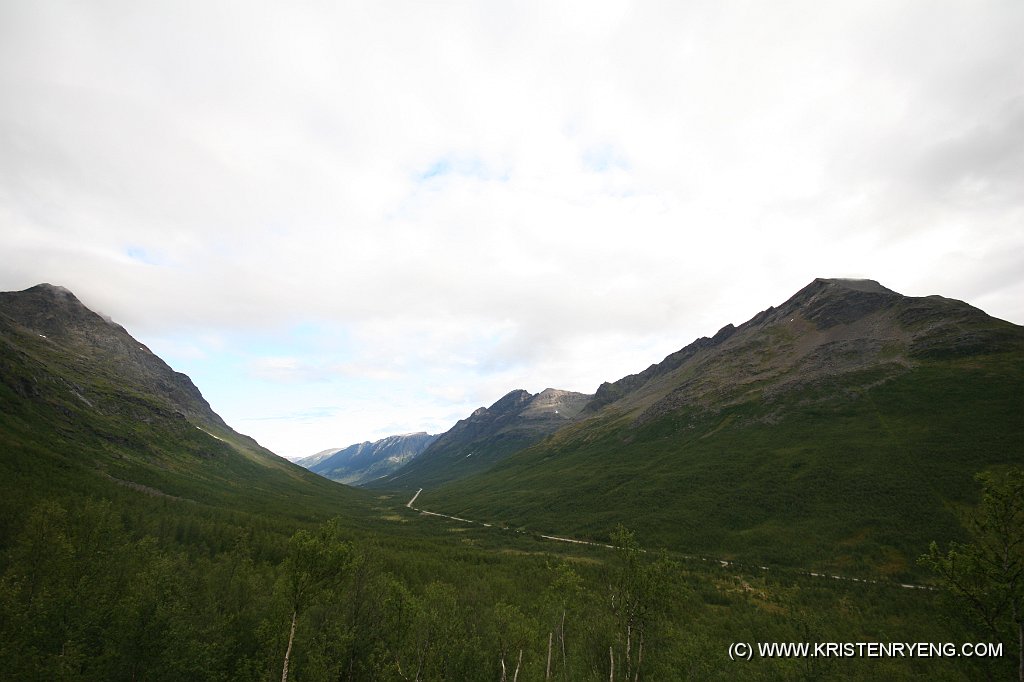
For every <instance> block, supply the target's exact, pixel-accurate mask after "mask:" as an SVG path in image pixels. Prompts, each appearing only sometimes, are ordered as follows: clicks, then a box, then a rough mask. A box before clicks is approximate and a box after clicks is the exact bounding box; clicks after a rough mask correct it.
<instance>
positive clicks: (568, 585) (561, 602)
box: [544, 562, 583, 680]
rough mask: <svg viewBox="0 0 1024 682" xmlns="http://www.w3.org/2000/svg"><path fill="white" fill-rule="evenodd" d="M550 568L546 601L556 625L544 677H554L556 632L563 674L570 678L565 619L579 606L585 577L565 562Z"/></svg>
mask: <svg viewBox="0 0 1024 682" xmlns="http://www.w3.org/2000/svg"><path fill="white" fill-rule="evenodd" d="M548 570H549V571H550V572H551V574H552V576H551V585H550V586H549V587H548V589H547V594H546V595H545V602H546V603H547V604H548V605H549V608H551V609H552V611H553V614H552V615H553V618H552V619H551V621H552V622H553V623H554V625H553V627H552V628H551V630H550V631H549V632H548V654H547V667H546V668H545V673H544V679H546V680H547V679H550V678H551V677H552V673H551V670H552V649H553V645H554V639H555V632H557V633H558V645H559V649H560V651H561V662H562V664H561V666H560V670H561V676H562V677H563V678H565V679H568V678H569V677H570V674H569V659H568V655H567V653H566V644H565V641H566V640H565V620H566V616H567V615H569V614H570V612H571V611H572V610H574V609H576V608H578V606H579V602H580V599H581V598H582V595H583V579H582V578H581V577H580V575H579V574H578V573H576V571H574V570H573V568H572V566H570V565H569V564H568V563H565V562H560V563H557V564H549V565H548Z"/></svg>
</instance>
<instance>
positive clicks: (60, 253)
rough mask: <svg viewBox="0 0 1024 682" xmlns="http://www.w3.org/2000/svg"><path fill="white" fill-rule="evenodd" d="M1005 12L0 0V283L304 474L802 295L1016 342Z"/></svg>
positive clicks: (1010, 58) (1022, 201)
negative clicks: (958, 312) (133, 349)
mask: <svg viewBox="0 0 1024 682" xmlns="http://www.w3.org/2000/svg"><path fill="white" fill-rule="evenodd" d="M1021 35H1024V3H1021V2H1020V1H1019V0H1006V1H996V0H971V1H970V2H964V1H956V2H954V1H945V0H938V1H936V0H926V1H925V0H921V1H905V0H881V1H875V0H861V1H858V2H829V3H823V2H820V1H818V0H812V1H806V2H791V1H788V0H776V1H773V2H734V1H729V0H696V1H682V2H680V1H673V2H624V1H617V0H612V1H608V2H593V1H588V2H582V1H580V2H558V1H556V0H544V1H540V2H493V1H488V0H481V1H478V2H443V1H438V2H390V1H386V0H385V1H380V2H346V3H338V2H317V1H315V0H309V1H303V2H292V3H269V2H261V1H253V0H246V1H245V2H219V1H217V0H211V1H203V2H182V1H180V0H175V1H173V2H160V1H153V2H144V3H139V2H128V1H123V2H122V1H107V0H94V1H90V2H80V1H78V0H74V1H71V2H59V1H50V0H4V2H2V3H0V93H2V94H0V290H5V291H10V290H21V289H25V288H28V287H30V286H32V285H35V284H38V283H40V282H50V283H52V284H58V285H62V286H65V287H67V288H69V289H71V290H72V291H73V292H74V293H75V294H76V295H77V296H78V297H79V298H80V299H81V300H82V301H83V302H84V303H85V304H86V305H88V306H89V307H91V308H93V309H94V310H97V311H98V312H102V313H103V314H105V315H108V316H110V317H111V318H113V319H114V320H116V321H117V322H119V323H120V324H122V325H123V326H125V327H126V328H127V329H128V331H129V332H130V333H132V334H133V335H134V336H135V337H136V338H138V339H140V340H141V341H143V342H145V343H146V344H147V345H149V347H150V348H152V349H153V350H154V352H156V353H157V354H159V355H160V356H161V357H162V358H163V359H164V360H166V361H167V362H168V363H169V364H170V365H171V366H172V367H174V368H175V369H176V370H178V371H181V372H185V373H186V374H188V375H189V376H190V377H192V379H193V381H194V382H195V383H196V384H197V385H198V386H199V388H200V389H201V390H202V392H203V394H204V395H205V396H206V398H207V399H208V400H209V401H210V403H211V404H212V406H213V408H214V409H215V410H216V411H217V412H218V413H219V414H220V415H221V416H222V417H224V418H225V420H226V421H227V422H228V423H229V424H230V425H231V426H233V427H234V428H235V429H237V430H239V431H241V432H243V433H247V434H249V435H251V436H253V437H255V438H256V439H257V440H258V441H260V442H261V443H262V444H263V445H265V446H267V447H269V448H270V449H272V450H274V451H275V452H277V453H278V454H281V455H283V456H286V457H289V458H297V457H301V456H306V455H310V454H313V453H315V452H317V451H320V450H323V449H326V448H330V447H343V446H346V445H349V444H351V443H357V442H362V441H364V440H376V439H378V438H382V437H384V436H387V435H391V434H395V433H408V432H415V431H428V432H430V433H439V432H443V431H445V430H447V429H448V428H450V427H451V426H452V425H453V424H454V423H455V422H456V421H457V420H458V419H460V418H463V417H465V416H467V415H468V414H469V413H470V412H472V411H473V410H474V409H475V408H477V407H480V406H486V405H490V404H491V403H493V402H495V401H496V400H497V399H498V398H500V397H501V396H502V395H504V394H505V393H507V392H508V391H510V390H513V389H517V388H524V389H526V390H529V391H531V392H538V391H541V390H543V389H544V388H547V387H554V388H562V389H567V390H575V391H580V392H585V393H592V392H593V391H594V390H595V389H596V388H597V386H598V385H599V384H600V383H601V382H602V381H614V380H616V379H618V378H621V377H622V376H624V375H626V374H631V373H635V372H638V371H640V370H642V369H644V368H646V367H647V366H648V365H650V364H652V363H655V362H658V361H660V360H661V359H662V358H663V357H664V356H666V355H667V354H669V353H671V352H673V351H675V350H678V349H679V348H681V347H683V346H685V345H686V344H688V343H690V342H691V341H693V340H694V339H695V338H698V337H700V336H711V335H713V334H714V333H715V332H716V331H717V330H718V329H720V328H721V327H723V326H724V325H726V324H728V323H733V324H739V323H741V322H743V321H745V320H747V319H749V318H750V317H752V316H753V315H754V314H756V313H757V312H758V311H760V310H763V309H764V308H767V307H768V306H770V305H778V304H780V303H782V302H783V301H785V300H786V299H788V298H789V297H790V296H791V295H792V294H794V293H795V292H796V291H797V290H799V289H800V288H802V287H803V286H804V285H806V284H808V283H809V282H810V281H812V280H813V279H814V278H815V277H858V278H860V277H863V278H870V279H875V280H878V281H879V282H881V283H882V284H884V285H885V286H887V287H889V288H891V289H894V290H896V291H899V292H901V293H904V294H907V295H914V296H923V295H930V294H940V295H943V296H947V297H951V298H957V299H961V300H964V301H967V302H969V303H971V304H972V305H975V306H977V307H979V308H982V309H983V310H985V311H986V312H988V313H990V314H992V315H995V316H997V317H1000V318H1002V319H1006V320H1010V321H1012V322H1015V323H1017V324H1022V323H1024V41H1021V39H1020V36H1021Z"/></svg>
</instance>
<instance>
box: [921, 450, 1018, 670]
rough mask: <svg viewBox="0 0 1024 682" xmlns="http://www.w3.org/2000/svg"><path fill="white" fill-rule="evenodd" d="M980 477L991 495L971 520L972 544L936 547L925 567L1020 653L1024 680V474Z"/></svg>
mask: <svg viewBox="0 0 1024 682" xmlns="http://www.w3.org/2000/svg"><path fill="white" fill-rule="evenodd" d="M979 478H980V479H981V481H982V484H983V485H984V488H985V492H984V495H983V496H982V500H981V504H980V505H979V508H978V509H977V510H976V512H975V513H973V514H971V515H970V516H969V518H968V520H967V524H966V525H967V529H968V532H969V533H970V538H971V542H970V543H960V542H954V543H952V544H951V545H950V548H949V550H948V551H947V552H946V553H942V552H941V551H940V550H939V546H938V544H937V543H934V542H933V543H932V544H931V547H930V548H929V551H928V554H926V555H924V556H922V557H921V563H923V564H924V565H926V566H928V567H929V568H931V569H932V570H934V571H935V572H936V573H937V574H938V575H939V576H940V577H941V579H942V582H943V585H944V586H945V587H946V589H947V590H948V591H949V593H950V595H951V596H952V598H953V599H954V600H955V601H956V602H957V603H958V604H959V605H961V606H963V607H964V608H965V609H966V611H967V612H968V613H971V614H972V615H973V616H974V617H975V618H976V619H977V621H978V624H979V625H981V626H982V627H983V629H984V630H985V631H987V633H988V634H989V635H990V636H992V637H994V638H995V639H996V640H999V641H1003V642H1006V643H1007V644H1008V645H1009V646H1011V647H1012V648H1013V649H1014V650H1015V651H1016V654H1017V660H1018V661H1019V665H1018V678H1019V679H1020V680H1022V681H1024V471H1021V470H1020V469H1017V468H1012V469H1010V470H1009V471H1008V472H1005V473H1003V474H1002V475H999V474H996V473H994V472H986V473H984V474H982V475H980V476H979Z"/></svg>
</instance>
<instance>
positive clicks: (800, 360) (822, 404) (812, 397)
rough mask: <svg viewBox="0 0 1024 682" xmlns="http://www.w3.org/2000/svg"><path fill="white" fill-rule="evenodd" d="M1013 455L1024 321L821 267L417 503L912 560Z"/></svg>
mask: <svg viewBox="0 0 1024 682" xmlns="http://www.w3.org/2000/svg"><path fill="white" fill-rule="evenodd" d="M423 461H424V462H426V461H427V460H426V459H424V460H423ZM1011 463H1016V464H1021V463H1024V328H1022V327H1020V326H1017V325H1014V324H1011V323H1009V322H1004V321H1002V320H997V319H995V318H993V317H990V316H988V315H986V314H985V313H984V312H982V311H981V310H978V309H976V308H973V307H971V306H970V305H968V304H966V303H963V302H961V301H957V300H953V299H948V298H943V297H940V296H928V297H922V298H915V297H907V296H903V295H901V294H898V293H896V292H895V291H892V290H890V289H887V288H885V287H884V286H882V285H880V284H879V283H877V282H874V281H870V280H843V279H817V280H815V281H814V282H812V283H810V284H809V285H808V286H806V287H805V288H803V289H802V290H800V291H799V292H797V293H796V294H795V295H794V296H793V297H792V298H790V299H789V300H788V301H786V302H785V303H783V304H782V305H781V306H779V307H778V308H775V307H770V308H768V309H767V310H765V311H763V312H761V313H759V314H757V315H755V316H754V317H753V318H752V319H750V320H749V321H747V322H745V323H744V324H742V325H740V326H739V327H734V326H733V325H727V326H726V327H724V328H722V329H721V330H720V331H719V332H718V333H716V334H715V335H714V336H712V337H710V338H707V337H705V338H701V339H698V340H696V341H694V342H693V343H691V344H690V345H688V346H686V347H685V348H683V349H681V350H679V351H677V352H675V353H673V354H672V355H669V356H668V357H666V358H665V359H664V360H663V361H662V362H660V363H658V364H655V365H651V366H650V367H648V368H647V369H646V370H644V371H642V372H640V373H638V374H634V375H630V376H627V377H624V378H622V379H619V380H617V381H614V382H608V383H605V384H602V385H601V386H600V387H599V388H598V390H597V392H596V393H595V395H594V397H593V399H592V400H591V401H589V403H588V404H587V405H586V406H585V407H584V408H583V409H582V411H581V413H580V416H579V418H578V419H577V420H576V421H574V422H573V423H571V424H568V425H567V426H566V427H564V428H562V429H561V430H559V431H558V432H557V433H555V434H554V435H552V436H551V437H549V438H546V439H544V440H543V441H541V442H539V443H536V444H535V445H533V446H532V447H530V448H528V449H526V450H523V451H521V452H518V453H516V454H514V455H512V456H510V457H507V458H505V459H504V460H503V461H501V462H498V463H496V464H495V465H494V466H493V467H492V468H490V469H489V470H487V471H485V472H482V473H480V474H479V475H476V476H473V477H469V478H463V479H462V480H460V481H457V482H455V483H452V484H450V485H448V486H445V487H443V488H440V489H437V490H435V489H431V488H429V487H427V490H425V491H424V493H423V495H422V496H421V497H420V498H419V502H420V504H422V505H423V506H424V507H425V508H426V509H431V510H433V511H439V512H445V513H452V514H457V515H459V516H465V517H468V518H478V519H483V520H490V521H498V522H505V523H508V524H511V525H517V526H518V525H524V526H527V527H530V528H535V529H538V530H541V531H555V532H563V533H576V534H579V535H582V536H591V537H594V538H607V536H608V533H609V532H610V531H611V530H612V528H613V527H614V526H615V524H616V523H620V522H621V523H624V524H626V525H627V526H630V527H633V528H635V529H637V530H638V532H639V533H640V534H641V537H642V538H644V541H645V542H646V543H648V544H664V545H667V546H670V547H674V548H677V549H680V550H683V551H691V552H707V553H712V554H714V555H717V556H726V557H730V556H731V557H735V558H739V559H744V560H750V561H756V562H778V563H798V564H801V565H818V566H822V567H828V568H832V569H834V570H837V571H842V570H847V571H850V570H853V571H863V572H866V573H876V574H877V573H883V574H888V575H893V576H899V575H907V574H912V573H913V572H914V571H915V570H916V567H915V564H914V560H915V558H916V556H917V555H919V554H920V553H921V552H923V551H925V549H926V548H927V543H928V541H930V540H932V539H937V538H950V537H956V536H957V535H958V534H959V533H960V532H961V530H960V524H959V521H958V519H957V516H956V510H957V509H958V508H960V507H961V506H962V505H966V504H972V503H973V502H974V501H975V500H976V495H977V484H976V483H975V482H974V480H973V477H974V475H975V473H977V472H978V471H981V470H984V469H987V468H990V467H998V466H1002V465H1006V464H1011ZM425 487H426V486H425Z"/></svg>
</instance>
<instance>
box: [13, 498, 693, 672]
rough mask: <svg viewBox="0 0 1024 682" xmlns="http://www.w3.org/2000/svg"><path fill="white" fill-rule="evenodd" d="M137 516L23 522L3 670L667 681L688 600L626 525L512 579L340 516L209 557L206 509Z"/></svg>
mask: <svg viewBox="0 0 1024 682" xmlns="http://www.w3.org/2000/svg"><path fill="white" fill-rule="evenodd" d="M69 506H70V505H69ZM133 525H138V524H133V523H126V519H125V518H123V516H122V513H121V512H120V511H119V510H118V509H116V508H115V507H114V506H113V505H112V504H111V503H110V502H108V501H104V500H93V499H89V500H85V501H83V502H81V503H80V504H77V505H75V506H74V508H73V509H69V508H66V507H65V506H64V505H63V504H61V503H59V502H56V501H46V502H42V503H40V504H38V505H36V506H35V507H34V508H33V509H32V510H31V511H30V512H29V513H27V514H26V515H25V517H24V520H23V524H22V527H21V529H20V532H18V533H16V534H15V536H14V538H13V542H12V543H11V544H10V546H9V547H7V549H6V551H5V552H4V555H3V562H4V563H3V571H2V578H0V666H2V675H0V676H2V677H3V678H4V679H17V680H118V679H123V680H184V679H188V680H277V679H282V674H283V673H285V670H286V669H287V672H286V673H285V674H286V675H287V679H290V680H440V679H447V680H476V679H480V680H502V679H504V680H537V679H553V680H576V679H589V678H594V679H607V678H608V677H609V673H610V672H611V669H612V667H614V669H615V672H616V678H617V679H640V678H643V677H645V676H652V675H653V676H654V678H655V679H665V678H666V676H665V675H664V674H662V675H658V674H657V671H658V670H659V665H662V664H663V663H664V661H663V660H659V659H660V658H661V659H664V657H663V656H662V657H659V647H660V646H662V644H661V643H662V642H663V641H664V640H666V638H671V634H672V627H673V625H672V624H673V623H677V622H679V621H680V619H681V614H680V613H678V612H677V610H676V607H677V606H679V605H681V604H682V603H684V601H685V600H684V599H683V598H682V597H683V595H685V594H686V592H687V588H686V586H685V585H683V584H682V583H681V578H680V576H681V575H682V573H681V571H679V570H678V568H677V567H674V566H673V564H672V562H671V561H669V560H668V559H667V558H665V557H664V556H662V557H652V556H647V555H646V554H644V553H642V552H641V551H640V549H639V547H638V546H637V544H636V542H635V539H634V538H633V537H632V535H631V534H629V533H628V532H626V531H624V530H623V531H620V533H619V534H618V535H617V540H618V541H619V542H620V543H621V545H622V547H621V549H620V551H619V552H618V553H617V554H616V557H615V559H614V560H612V561H611V562H609V563H608V564H607V565H600V564H598V565H590V566H582V565H574V564H576V562H568V561H551V560H549V561H545V562H538V561H536V560H531V561H520V562H518V563H519V564H521V565H522V566H524V567H528V568H527V569H526V571H525V574H523V575H520V576H518V577H517V578H515V579H513V582H515V583H517V584H510V582H509V577H508V573H506V572H503V571H488V570H487V566H486V565H485V564H484V565H480V566H479V568H480V569H481V570H480V571H474V570H473V567H472V566H471V565H467V563H466V562H465V558H464V557H463V561H462V562H460V564H459V565H457V566H454V567H452V568H450V569H448V570H447V571H443V570H437V569H438V566H439V565H440V564H439V563H438V562H431V561H428V562H426V564H425V566H424V565H420V562H418V561H417V556H419V552H418V551H414V552H410V553H409V554H408V555H407V556H404V557H396V556H394V553H393V552H384V551H382V549H381V548H380V547H378V546H376V545H375V543H373V542H372V541H371V540H366V539H365V538H364V539H359V540H353V539H351V538H350V536H349V534H348V533H347V532H346V530H345V528H344V525H343V524H342V523H340V522H339V521H337V520H334V521H331V522H328V523H325V524H323V525H321V526H320V527H318V528H313V529H308V530H307V529H303V530H299V531H297V532H296V533H294V535H292V536H291V538H290V539H287V540H286V541H285V542H283V543H279V544H278V543H275V541H273V538H274V536H273V535H265V536H260V537H259V540H260V541H261V542H264V543H267V544H269V545H270V546H263V547H259V548H257V547H254V546H253V539H254V537H253V536H252V535H251V534H246V533H241V532H239V533H237V534H236V537H235V538H234V540H233V543H232V546H230V547H227V548H220V549H218V550H216V551H214V550H210V549H209V547H208V546H207V545H208V544H210V543H209V542H208V540H206V539H202V538H201V537H200V536H202V535H203V529H202V527H201V526H202V522H201V519H188V518H185V519H176V520H175V519H172V518H168V519H163V520H162V521H160V520H157V521H155V522H153V523H151V524H148V525H150V526H151V527H152V528H156V529H160V528H162V529H163V532H164V534H165V538H164V539H160V538H158V537H156V536H155V535H152V534H142V535H137V534H134V533H133V532H132V530H131V527H132V526H133ZM190 527H191V528H192V531H189V530H188V529H189V528H190ZM205 530H206V531H207V532H212V534H213V536H214V537H215V538H220V539H219V541H218V542H217V543H216V544H223V538H222V537H221V536H222V535H223V532H222V531H221V530H220V529H217V528H206V529H205ZM190 532H191V533H192V534H194V535H195V537H193V538H192V539H193V540H196V542H195V543H192V544H189V542H188V540H189V538H190ZM275 544H278V546H275ZM197 548H199V549H197ZM274 557H277V558H274ZM512 563H516V561H515V560H512ZM423 568H426V569H427V570H425V571H424V570H421V569H423ZM396 569H397V570H396ZM403 569H408V570H403ZM580 569H582V570H583V572H585V573H586V578H585V577H584V576H583V575H581V572H580ZM431 573H433V574H434V575H430V574H431ZM663 672H664V671H663ZM668 677H671V675H668Z"/></svg>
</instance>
